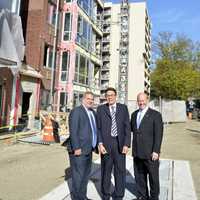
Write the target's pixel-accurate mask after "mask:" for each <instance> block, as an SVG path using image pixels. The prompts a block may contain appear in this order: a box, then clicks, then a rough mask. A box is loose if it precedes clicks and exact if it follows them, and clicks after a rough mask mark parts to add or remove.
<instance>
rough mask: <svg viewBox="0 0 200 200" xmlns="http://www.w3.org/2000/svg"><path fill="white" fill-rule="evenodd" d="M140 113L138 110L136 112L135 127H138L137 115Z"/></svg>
mask: <svg viewBox="0 0 200 200" xmlns="http://www.w3.org/2000/svg"><path fill="white" fill-rule="evenodd" d="M138 112H139V110H137V111H136V112H135V116H134V123H135V124H134V127H137V114H138Z"/></svg>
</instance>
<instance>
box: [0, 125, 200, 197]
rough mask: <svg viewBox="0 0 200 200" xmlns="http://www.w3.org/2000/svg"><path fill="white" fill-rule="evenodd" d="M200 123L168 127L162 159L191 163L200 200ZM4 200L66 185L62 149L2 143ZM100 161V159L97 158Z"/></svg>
mask: <svg viewBox="0 0 200 200" xmlns="http://www.w3.org/2000/svg"><path fill="white" fill-rule="evenodd" d="M199 152H200V122H195V121H188V122H187V123H177V124H170V125H167V126H166V127H165V134H164V142H163V148H162V158H170V159H176V160H189V162H190V166H191V170H192V175H193V179H194V183H195V187H196V193H197V196H198V199H200V179H199V177H200V153H199ZM0 153H1V156H0V177H1V178H0V199H1V200H27V199H29V200H35V199H39V198H40V197H42V196H43V195H44V194H46V193H48V192H49V191H51V190H52V189H53V188H55V187H56V186H58V185H60V184H61V183H63V180H64V176H65V172H66V173H67V174H69V169H68V166H69V163H68V157H67V155H66V152H65V149H64V148H63V147H61V146H60V145H57V144H55V145H50V146H48V145H35V144H26V143H18V144H15V145H12V144H3V143H2V142H1V143H0ZM95 158H97V157H95Z"/></svg>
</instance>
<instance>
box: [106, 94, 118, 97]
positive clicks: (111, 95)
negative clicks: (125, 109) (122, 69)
mask: <svg viewBox="0 0 200 200" xmlns="http://www.w3.org/2000/svg"><path fill="white" fill-rule="evenodd" d="M114 96H116V95H115V94H106V97H114Z"/></svg>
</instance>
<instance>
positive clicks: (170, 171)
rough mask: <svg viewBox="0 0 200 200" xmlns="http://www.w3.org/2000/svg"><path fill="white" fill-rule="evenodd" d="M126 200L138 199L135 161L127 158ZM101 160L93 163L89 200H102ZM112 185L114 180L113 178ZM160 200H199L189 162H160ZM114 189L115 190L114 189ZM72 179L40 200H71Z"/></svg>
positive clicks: (129, 157)
mask: <svg viewBox="0 0 200 200" xmlns="http://www.w3.org/2000/svg"><path fill="white" fill-rule="evenodd" d="M126 168H127V172H126V190H125V196H124V199H125V200H131V199H133V198H135V197H136V185H135V179H134V172H133V159H132V157H131V156H127V158H126ZM100 173H101V171H100V160H99V159H98V160H97V161H95V163H93V167H92V173H91V178H90V181H89V184H88V194H87V196H88V198H91V199H94V200H100V199H101V189H100V184H101V180H100V177H101V174H100ZM112 183H113V184H114V179H113V177H112ZM160 185H161V191H160V200H197V197H196V194H195V190H194V185H193V180H192V176H191V172H190V166H189V162H187V161H179V160H161V162H160ZM112 189H113V188H112ZM70 190H71V179H69V180H67V181H65V182H64V183H63V184H61V185H60V186H58V187H57V188H55V189H54V190H53V191H51V192H49V193H48V194H46V195H45V196H43V197H42V198H41V199H40V200H70V199H71V197H70Z"/></svg>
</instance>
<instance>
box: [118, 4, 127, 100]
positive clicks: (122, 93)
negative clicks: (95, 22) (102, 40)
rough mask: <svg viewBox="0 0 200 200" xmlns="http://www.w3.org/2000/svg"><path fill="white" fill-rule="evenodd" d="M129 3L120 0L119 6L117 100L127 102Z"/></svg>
mask: <svg viewBox="0 0 200 200" xmlns="http://www.w3.org/2000/svg"><path fill="white" fill-rule="evenodd" d="M128 44H129V3H128V0H122V3H121V8H120V44H119V82H118V95H119V102H121V103H127V94H128V49H129V48H128V47H129V45H128Z"/></svg>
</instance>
